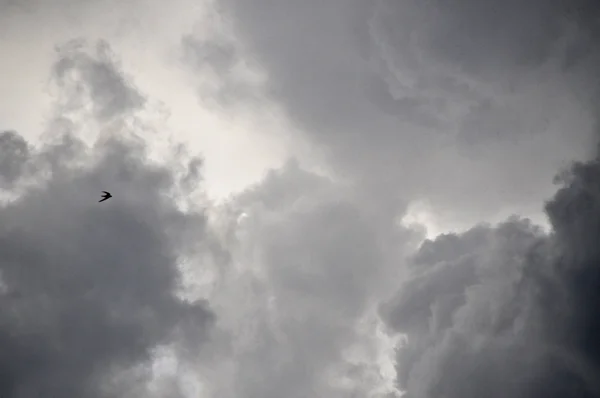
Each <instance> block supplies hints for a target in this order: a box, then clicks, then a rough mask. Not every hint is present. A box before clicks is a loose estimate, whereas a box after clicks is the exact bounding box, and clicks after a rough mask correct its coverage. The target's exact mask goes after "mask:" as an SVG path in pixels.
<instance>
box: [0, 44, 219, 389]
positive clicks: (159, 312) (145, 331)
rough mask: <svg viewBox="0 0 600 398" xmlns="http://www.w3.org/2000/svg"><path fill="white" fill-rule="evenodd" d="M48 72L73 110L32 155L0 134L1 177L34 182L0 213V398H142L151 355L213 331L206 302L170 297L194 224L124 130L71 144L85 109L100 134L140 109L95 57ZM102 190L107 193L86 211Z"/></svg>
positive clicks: (173, 182) (163, 171)
mask: <svg viewBox="0 0 600 398" xmlns="http://www.w3.org/2000/svg"><path fill="white" fill-rule="evenodd" d="M80 44H81V43H80ZM100 49H106V47H104V45H101V47H100ZM84 50H85V51H84ZM55 70H56V71H57V75H56V76H57V77H58V78H59V79H58V83H59V86H60V85H61V84H62V79H63V78H65V76H67V75H69V76H71V77H70V79H73V80H72V83H73V85H72V86H70V87H73V86H74V87H76V88H77V90H76V91H75V92H69V93H65V92H64V91H63V94H65V95H67V96H69V97H70V98H71V99H73V100H74V101H75V102H77V104H78V106H72V107H70V111H71V112H72V114H64V115H62V116H61V118H59V120H55V123H51V124H50V126H49V127H48V131H47V133H46V137H47V139H48V141H47V142H46V143H45V144H42V145H41V146H38V147H37V148H36V149H35V150H33V149H31V150H30V149H28V148H29V146H28V144H27V143H26V142H25V140H24V139H23V138H21V137H20V136H19V135H18V134H17V133H3V135H2V136H1V137H2V142H3V145H2V154H3V156H2V158H1V159H2V161H1V162H0V175H1V176H3V177H5V178H8V179H13V180H14V179H17V178H19V177H20V176H21V173H20V172H21V170H22V169H23V170H27V173H25V171H23V177H28V178H30V179H32V180H33V181H35V183H34V184H31V185H30V186H28V187H27V188H26V189H24V190H23V192H21V193H20V195H19V196H18V198H17V199H15V200H13V201H11V202H10V203H8V204H6V205H4V206H3V207H2V208H1V209H0V280H1V290H2V293H1V296H2V300H1V304H0V346H2V352H3V356H2V360H1V361H0V395H2V396H6V397H14V398H17V397H22V398H25V397H39V396H63V397H117V396H118V397H123V396H138V395H137V394H140V395H139V396H147V394H149V393H150V392H149V391H148V390H146V389H145V388H142V387H144V386H145V385H146V382H148V381H149V380H150V379H151V376H152V372H151V368H150V365H151V364H152V361H153V359H154V355H155V350H156V349H157V348H158V347H159V346H169V345H170V344H182V345H183V346H182V347H183V348H187V349H195V347H198V345H199V344H201V343H202V342H203V341H204V339H205V335H206V333H207V332H208V330H209V328H210V325H211V324H212V323H213V320H214V314H213V312H212V311H211V310H210V309H209V308H208V305H207V303H205V302H203V301H196V302H188V301H184V300H182V299H181V298H180V296H179V291H180V289H181V278H182V276H181V274H180V272H179V268H178V264H179V261H180V255H181V254H182V253H183V252H185V249H186V247H188V246H189V245H190V244H191V243H192V242H194V241H195V240H200V241H201V240H202V239H203V235H205V234H206V220H205V217H204V216H203V215H201V214H195V213H184V212H182V211H181V209H180V208H179V207H178V206H177V204H176V202H175V199H174V198H173V197H172V191H173V189H174V187H177V186H178V185H179V179H180V176H179V175H177V174H176V173H175V172H174V171H173V170H172V169H171V168H170V167H168V166H164V165H162V166H161V165H157V164H155V163H150V162H149V161H148V159H147V151H146V146H145V144H144V143H143V141H139V140H136V139H134V136H135V135H134V134H131V133H127V132H126V131H120V132H119V133H120V134H118V135H117V134H110V133H109V132H106V131H105V132H104V134H105V135H104V136H103V138H102V139H100V140H98V141H97V142H96V144H95V145H94V146H93V147H89V146H88V145H86V144H85V142H83V141H82V140H80V139H79V138H78V136H77V133H78V131H77V130H76V127H77V124H76V123H75V122H73V120H71V118H70V116H71V115H75V114H77V115H79V116H80V117H84V116H85V115H86V110H85V104H86V103H87V102H91V103H92V104H93V106H92V112H91V113H88V120H89V121H90V122H92V121H94V122H95V123H96V124H98V125H101V126H102V125H105V124H106V123H107V122H108V120H109V119H111V120H112V119H114V118H121V119H122V118H125V117H126V116H132V115H133V111H135V110H136V109H137V108H136V107H137V106H138V105H139V101H137V99H138V98H140V94H139V93H137V92H136V91H135V89H134V88H133V87H132V86H130V85H129V84H128V83H127V82H126V81H125V80H124V78H123V75H122V74H121V73H119V71H118V69H116V67H115V65H114V64H112V63H111V62H110V60H109V59H107V58H104V57H103V53H102V52H99V53H98V52H96V51H95V50H94V48H93V47H92V49H91V50H89V47H87V46H83V45H82V47H81V48H80V49H79V50H78V49H77V48H71V49H70V51H68V53H64V52H59V60H58V62H57V64H56V69H55ZM126 83H127V84H126ZM63 88H64V89H65V90H66V88H65V87H63ZM67 91H68V90H67ZM76 108H77V109H76ZM74 117H75V116H73V118H74ZM69 122H71V123H69ZM61 126H63V127H64V126H67V127H70V128H71V129H72V128H75V130H74V131H73V130H69V129H59V128H58V127H61ZM113 133H114V131H113ZM101 135H102V134H101ZM51 138H52V139H51ZM29 166H31V167H29ZM192 169H193V168H192ZM185 178H188V179H189V178H197V175H194V174H193V173H192V174H189V175H184V177H183V179H185ZM183 185H185V184H183ZM101 190H108V191H111V192H113V194H114V197H113V198H112V199H111V200H110V201H107V202H104V203H102V204H99V203H97V202H98V198H99V194H100V191H101ZM192 238H193V239H192ZM123 373H125V374H126V377H124V378H123V377H122V374H123ZM174 393H175V392H174V391H171V392H170V394H174Z"/></svg>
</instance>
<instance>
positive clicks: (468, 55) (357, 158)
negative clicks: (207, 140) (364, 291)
mask: <svg viewBox="0 0 600 398" xmlns="http://www.w3.org/2000/svg"><path fill="white" fill-rule="evenodd" d="M219 4H220V6H221V7H222V10H221V11H222V12H223V15H225V16H228V17H229V18H230V19H231V24H232V25H233V26H234V28H235V30H236V32H237V35H236V40H238V41H239V42H240V43H241V44H240V46H243V48H244V49H245V51H246V52H247V54H248V56H247V58H250V59H253V60H254V59H256V60H258V62H259V63H260V65H262V67H264V69H265V75H266V76H267V83H266V86H265V87H266V88H265V92H264V94H266V95H267V96H268V97H270V98H272V99H274V100H275V101H277V102H278V103H279V104H281V105H283V109H284V111H285V112H286V113H287V115H288V116H289V117H290V119H291V120H292V121H293V122H294V123H295V124H296V126H297V127H300V128H301V129H302V130H303V131H304V133H305V134H306V135H307V136H308V137H309V138H310V139H311V140H312V142H313V143H314V144H316V145H318V146H324V147H325V148H326V150H327V151H328V153H330V154H331V158H330V160H332V161H333V164H334V165H336V166H337V171H339V172H340V173H342V174H345V175H351V176H352V177H354V178H355V179H358V180H359V181H361V183H364V184H365V189H368V190H373V191H374V192H379V191H380V190H382V189H385V190H386V195H380V196H387V197H392V196H393V197H398V198H404V199H406V200H412V199H414V198H428V199H429V200H430V202H431V203H432V204H433V206H434V207H438V208H440V212H442V213H444V212H447V213H450V216H452V214H453V213H456V214H455V215H454V217H455V218H457V219H462V220H463V221H464V220H465V219H468V220H473V221H477V220H481V219H482V218H489V217H491V216H493V215H495V214H496V213H498V212H502V211H503V210H505V211H515V209H518V210H524V211H530V210H531V208H533V207H538V208H539V203H541V201H542V200H543V198H546V197H548V196H550V195H551V194H552V192H553V189H554V188H553V187H552V185H551V183H550V181H551V179H552V176H553V173H554V172H555V170H556V169H557V168H559V167H562V166H563V165H564V163H565V162H568V161H570V160H572V159H583V158H586V157H587V156H592V155H593V154H592V153H590V152H589V150H588V148H589V143H590V141H591V140H592V138H591V134H592V133H591V131H592V125H593V117H592V116H593V113H594V109H592V106H593V104H594V102H593V101H592V98H593V97H594V96H595V94H594V91H595V88H594V87H595V80H594V75H593V74H594V73H595V70H596V67H595V66H596V65H597V62H596V59H595V58H596V57H597V54H598V51H597V46H596V45H595V44H594V43H595V40H594V37H596V35H597V31H595V28H593V26H594V24H593V22H591V21H592V19H593V18H590V17H588V16H589V15H592V14H593V15H595V14H594V12H595V9H594V5H593V4H592V3H590V2H585V1H580V2H576V3H568V4H567V3H566V2H561V1H554V2H543V3H542V2H537V1H531V2H528V3H527V4H526V5H522V4H521V3H517V2H502V3H498V2H493V1H484V2H474V1H467V0H465V1H461V2H459V3H453V5H452V6H450V5H446V4H445V3H443V2H433V3H431V2H427V3H422V2H415V1H402V2H398V1H393V2H392V1H379V2H370V3H365V2H360V1H337V0H328V1H307V2H302V4H301V5H300V4H297V2H295V1H284V2H279V3H277V4H276V5H273V4H270V3H265V2H262V1H258V0H256V1H237V0H225V1H223V2H220V3H219ZM195 51H197V53H198V54H200V55H199V57H203V56H205V55H206V54H208V53H209V52H208V51H207V49H204V48H202V47H199V48H196V49H195ZM203 54H204V55H203ZM217 77H218V76H217ZM507 159H510V162H508V161H507ZM515 175H517V176H518V181H516V180H515ZM400 208H402V206H400Z"/></svg>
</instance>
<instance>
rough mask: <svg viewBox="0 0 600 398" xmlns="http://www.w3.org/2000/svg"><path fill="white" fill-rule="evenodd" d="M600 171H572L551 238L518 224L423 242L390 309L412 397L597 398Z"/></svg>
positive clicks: (555, 204) (551, 205)
mask: <svg viewBox="0 0 600 398" xmlns="http://www.w3.org/2000/svg"><path fill="white" fill-rule="evenodd" d="M598 176H600V168H599V163H598V162H597V161H593V162H590V163H585V164H583V163H582V164H576V165H575V166H574V167H573V170H572V173H571V174H569V176H568V178H567V179H566V181H565V183H564V186H563V187H562V188H561V189H560V190H559V191H558V192H557V194H556V195H555V196H554V198H553V199H552V200H550V201H549V202H548V203H547V205H546V209H547V212H548V216H549V218H550V220H551V224H552V227H553V232H552V233H551V234H550V235H545V234H543V233H541V232H540V231H539V230H537V229H536V228H535V227H534V226H532V225H531V224H530V223H529V222H528V221H526V220H519V219H513V220H508V221H507V222H505V223H504V224H502V225H500V226H498V227H495V228H493V227H486V226H481V227H476V228H474V229H472V230H470V231H468V232H466V233H464V234H462V235H446V236H441V237H439V238H437V239H436V240H435V241H433V242H431V241H429V242H427V243H426V244H424V245H423V247H422V248H421V250H420V252H419V253H418V254H417V255H416V256H415V258H414V260H413V275H412V277H410V278H409V279H407V280H406V281H405V282H404V283H403V285H402V286H401V287H400V288H399V291H398V294H397V296H396V298H395V299H394V300H392V301H391V302H390V303H388V304H387V305H385V306H384V307H383V313H384V314H385V316H386V318H387V319H388V322H389V324H390V325H391V326H392V327H394V328H395V329H396V330H399V331H402V332H403V333H406V334H407V337H408V342H407V344H406V345H405V346H404V347H403V348H402V349H401V350H400V351H399V353H398V363H399V364H398V377H399V384H400V385H401V386H402V388H404V389H406V391H407V395H406V396H407V397H425V398H426V397H441V396H444V397H449V398H450V397H480V396H483V395H485V396H489V397H496V396H497V397H505V396H510V397H597V396H600V384H599V383H598V381H597V379H598V375H599V374H600V367H599V365H598V364H599V363H600V349H599V348H598V347H599V346H598V343H597V342H596V336H597V334H598V330H599V327H600V324H599V322H598V315H599V314H598V311H597V309H596V306H594V305H593V304H592V303H594V302H596V300H598V294H599V293H598V280H599V277H598V269H597V268H598V267H597V264H598V260H599V253H600V252H599V251H598V249H597V245H596V243H595V242H596V241H597V239H598V231H597V229H598V221H599V220H598V204H599V203H600V196H599V192H600V191H598V189H597V182H598Z"/></svg>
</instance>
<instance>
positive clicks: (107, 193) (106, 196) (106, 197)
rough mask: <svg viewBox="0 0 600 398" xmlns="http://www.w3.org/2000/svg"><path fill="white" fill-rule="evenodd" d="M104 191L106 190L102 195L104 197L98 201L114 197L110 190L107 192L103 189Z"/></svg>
mask: <svg viewBox="0 0 600 398" xmlns="http://www.w3.org/2000/svg"><path fill="white" fill-rule="evenodd" d="M102 192H104V195H102V199H100V200H99V201H98V203H100V202H104V201H105V200H107V199H110V198H112V195H111V194H110V193H109V192H106V191H102Z"/></svg>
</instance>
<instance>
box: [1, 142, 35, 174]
mask: <svg viewBox="0 0 600 398" xmlns="http://www.w3.org/2000/svg"><path fill="white" fill-rule="evenodd" d="M28 159H29V146H28V145H27V142H26V141H25V140H24V139H23V138H22V137H21V136H19V135H18V134H17V133H16V132H14V131H3V132H0V181H1V182H2V183H3V184H5V185H11V184H12V183H13V182H14V181H15V180H17V179H18V178H19V177H20V176H21V173H22V172H23V166H24V165H25V163H26V162H27V160H28Z"/></svg>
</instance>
